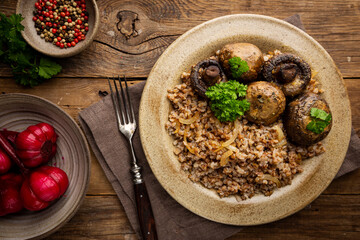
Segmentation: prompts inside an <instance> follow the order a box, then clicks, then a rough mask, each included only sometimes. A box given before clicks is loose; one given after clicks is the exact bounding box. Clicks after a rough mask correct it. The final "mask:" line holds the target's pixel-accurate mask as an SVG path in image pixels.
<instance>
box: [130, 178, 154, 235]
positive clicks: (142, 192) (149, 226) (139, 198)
mask: <svg viewBox="0 0 360 240" xmlns="http://www.w3.org/2000/svg"><path fill="white" fill-rule="evenodd" d="M134 185H135V197H136V206H137V213H138V217H139V223H140V229H141V234H142V237H143V240H157V239H158V238H157V233H156V228H155V219H154V214H153V212H152V209H151V203H150V199H149V195H148V193H147V190H146V186H145V183H144V182H142V183H138V184H134Z"/></svg>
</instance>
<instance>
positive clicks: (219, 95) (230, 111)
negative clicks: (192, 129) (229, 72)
mask: <svg viewBox="0 0 360 240" xmlns="http://www.w3.org/2000/svg"><path fill="white" fill-rule="evenodd" d="M246 90H247V86H246V85H244V84H241V83H239V82H237V81H235V80H230V81H228V82H221V83H217V84H215V85H213V86H211V87H209V88H208V89H207V91H206V93H205V94H206V96H207V97H208V98H209V99H210V108H211V110H212V111H213V112H214V114H215V117H217V118H218V119H219V120H220V121H221V122H226V121H235V120H236V118H237V117H239V116H242V115H244V113H245V112H246V111H247V110H249V109H250V103H249V102H248V101H247V100H246V99H244V98H243V97H245V95H246Z"/></svg>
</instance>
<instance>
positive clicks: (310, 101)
mask: <svg viewBox="0 0 360 240" xmlns="http://www.w3.org/2000/svg"><path fill="white" fill-rule="evenodd" d="M311 108H318V109H321V110H323V111H325V112H326V113H330V114H331V112H330V108H329V106H328V104H327V103H326V101H325V100H324V99H322V98H321V97H320V96H319V95H318V94H314V93H307V94H304V95H301V96H300V97H298V98H297V99H295V100H294V101H292V102H291V103H289V104H288V106H287V109H286V111H285V117H284V126H285V130H286V133H287V136H288V137H289V139H290V140H291V141H292V142H294V143H295V144H298V145H301V146H309V145H312V144H314V143H317V142H319V141H321V140H322V139H324V138H325V137H326V136H327V135H328V134H329V132H330V129H331V125H332V124H331V123H330V125H328V126H327V127H326V128H325V129H324V131H323V132H322V133H319V134H316V133H314V132H312V131H310V130H308V129H307V128H306V127H307V125H308V124H309V123H310V122H311V121H312V117H311V115H310V112H311Z"/></svg>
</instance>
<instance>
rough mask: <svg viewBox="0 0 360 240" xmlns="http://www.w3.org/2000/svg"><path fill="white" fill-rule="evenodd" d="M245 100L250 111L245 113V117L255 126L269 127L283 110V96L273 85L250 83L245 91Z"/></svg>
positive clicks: (284, 101) (263, 82)
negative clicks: (248, 104)
mask: <svg viewBox="0 0 360 240" xmlns="http://www.w3.org/2000/svg"><path fill="white" fill-rule="evenodd" d="M246 99H247V100H248V101H249V102H250V110H249V111H247V112H246V113H245V117H246V119H248V120H249V121H251V122H254V123H257V124H264V125H269V124H271V123H273V122H275V121H276V120H277V119H278V118H279V116H280V115H281V114H282V113H283V112H284V110H285V105H286V98H285V95H284V93H283V92H282V91H281V89H280V88H279V87H278V86H277V85H276V84H274V83H269V82H265V81H259V82H253V83H251V84H250V85H249V86H248V88H247V91H246Z"/></svg>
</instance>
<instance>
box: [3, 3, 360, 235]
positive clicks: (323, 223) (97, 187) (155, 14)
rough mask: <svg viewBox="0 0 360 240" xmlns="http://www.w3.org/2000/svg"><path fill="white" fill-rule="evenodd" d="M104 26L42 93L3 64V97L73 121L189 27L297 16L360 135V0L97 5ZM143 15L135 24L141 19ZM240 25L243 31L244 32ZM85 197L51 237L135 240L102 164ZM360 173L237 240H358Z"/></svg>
mask: <svg viewBox="0 0 360 240" xmlns="http://www.w3.org/2000/svg"><path fill="white" fill-rule="evenodd" d="M97 3H98V6H99V10H100V15H101V26H100V31H99V34H98V36H97V37H96V40H95V42H94V43H93V44H92V45H91V46H90V48H89V49H88V50H87V52H84V53H82V54H80V55H78V56H75V57H74V58H71V59H62V60H59V63H60V64H61V65H62V66H63V71H62V73H61V74H60V75H58V77H56V78H54V79H52V80H50V81H47V82H46V83H44V84H42V85H41V86H39V87H35V88H33V89H25V88H22V87H21V86H18V85H16V84H15V83H14V80H13V79H11V70H10V68H9V67H8V66H7V65H5V64H2V63H0V94H1V93H2V92H7V93H10V92H23V93H29V94H34V95H37V96H41V97H44V98H46V99H48V100H50V101H52V102H54V103H56V104H58V105H59V106H61V107H62V108H63V109H64V110H65V111H67V112H68V113H69V114H70V115H71V116H72V117H73V118H74V119H75V120H77V115H78V113H79V111H80V110H82V109H84V108H86V107H88V106H90V105H91V104H93V103H95V102H97V101H99V100H100V98H101V97H100V96H99V91H107V89H108V87H107V81H106V77H107V76H113V75H114V74H115V75H117V74H119V75H123V74H126V76H128V77H130V78H131V79H132V80H134V83H135V82H137V81H138V80H145V79H146V77H147V76H148V73H149V72H150V70H151V68H152V66H153V64H154V63H155V62H156V60H157V59H158V57H159V56H160V55H161V53H162V52H163V51H164V50H165V49H166V47H167V46H169V45H170V44H171V43H172V42H173V41H174V40H175V39H177V38H178V37H179V36H180V35H181V34H183V33H184V32H185V31H187V30H189V29H190V28H192V27H194V26H196V25H198V24H200V23H202V22H204V21H207V20H209V19H213V18H215V17H219V16H223V15H227V14H237V13H256V14H265V15H269V16H272V17H276V18H279V19H284V18H286V17H288V16H290V15H292V14H295V13H299V14H300V16H301V18H302V20H303V23H304V26H305V28H306V30H307V32H308V33H309V34H310V35H311V36H312V37H314V38H315V39H316V40H317V41H318V42H320V44H322V46H323V47H324V48H325V49H326V50H327V51H328V52H329V53H330V55H331V56H332V57H333V59H334V61H335V63H336V64H337V66H338V67H339V69H340V71H341V72H342V74H343V75H344V77H345V82H346V86H347V88H348V92H349V97H350V100H351V107H352V122H353V126H354V127H355V129H356V131H357V133H358V134H359V135H360V68H359V66H360V25H359V24H358V23H359V22H360V2H359V1H358V0H343V1H331V0H322V1H313V0H299V1H281V0H272V1H270V0H247V1H238V0H228V1H226V4H224V3H225V2H224V1H221V0H212V1H206V0H199V1H191V0H183V1H178V0H169V1H161V0H153V1H149V0H138V1H126V0H117V1H114V0H98V1H97ZM15 5H16V1H14V0H1V3H0V12H4V13H5V14H7V15H10V14H12V13H14V12H15ZM119 17H120V18H121V19H122V21H120V20H119ZM136 17H137V19H136ZM240 27H241V26H240ZM91 170H92V175H91V180H90V186H89V189H88V193H87V197H86V199H85V201H84V204H83V205H82V207H81V209H80V211H79V212H78V213H77V214H76V215H75V217H74V218H73V219H72V220H71V221H70V222H69V223H68V224H67V225H65V226H64V228H62V229H60V230H59V232H57V233H56V234H53V235H52V236H50V237H48V238H47V239H131V240H133V239H136V237H135V234H134V232H133V230H132V229H131V226H130V225H129V222H128V220H127V217H126V215H125V213H124V210H123V208H122V206H121V204H120V203H119V201H118V198H117V197H116V195H115V193H114V191H113V189H112V187H111V185H110V183H109V182H108V180H107V179H106V177H105V175H104V173H103V171H102V169H101V167H100V165H99V164H98V163H97V161H96V158H95V157H94V155H92V169H91ZM359 178H360V170H357V171H355V172H353V173H350V174H347V175H346V176H343V177H341V178H339V179H336V180H335V181H333V183H332V184H331V185H330V186H329V187H328V189H327V190H326V191H325V192H324V193H323V194H322V195H321V196H320V197H319V198H318V199H317V200H315V201H314V202H313V203H312V204H311V205H309V206H308V207H307V208H305V209H304V210H302V211H300V212H299V213H296V214H295V215H293V216H291V217H288V218H286V219H283V220H281V221H278V222H275V223H271V224H267V225H262V226H256V227H249V228H245V229H244V230H242V231H241V232H240V233H238V234H236V235H234V236H233V237H231V238H230V239H231V240H235V239H359V238H360V224H359V222H360V217H359V216H360V212H359V211H360V210H359V209H360V206H359V202H360V182H359V180H358V179H359Z"/></svg>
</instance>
